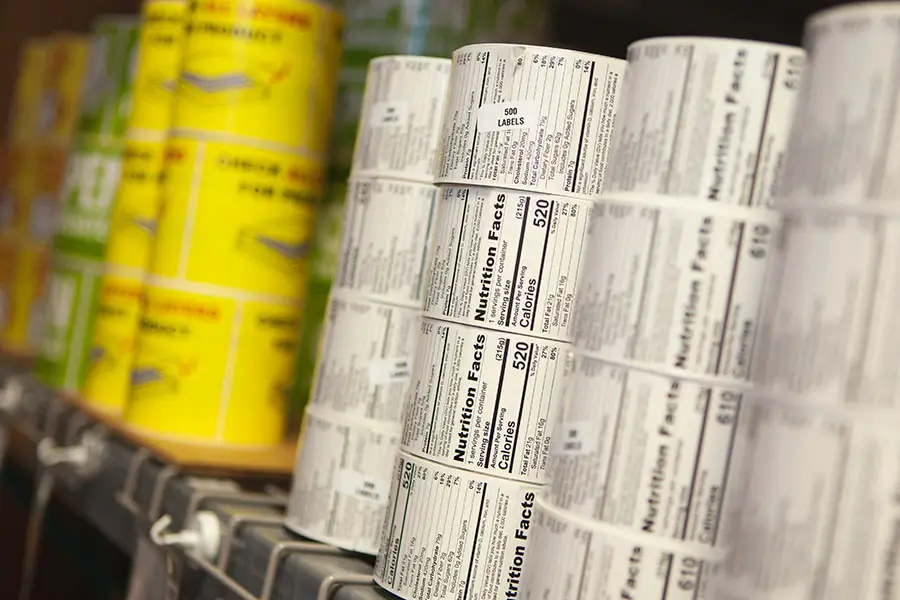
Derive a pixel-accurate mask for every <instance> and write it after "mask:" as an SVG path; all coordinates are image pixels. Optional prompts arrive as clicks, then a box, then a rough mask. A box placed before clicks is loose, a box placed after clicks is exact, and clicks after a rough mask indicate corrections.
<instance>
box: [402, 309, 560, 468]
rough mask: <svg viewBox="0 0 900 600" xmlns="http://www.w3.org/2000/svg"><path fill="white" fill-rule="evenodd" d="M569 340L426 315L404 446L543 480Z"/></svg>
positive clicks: (442, 459) (452, 462) (455, 462)
mask: <svg viewBox="0 0 900 600" xmlns="http://www.w3.org/2000/svg"><path fill="white" fill-rule="evenodd" d="M567 347H568V344H562V343H559V342H545V341H542V340H538V339H535V338H528V337H524V336H518V335H509V334H502V333H497V332H493V331H488V330H485V329H476V328H474V327H464V326H462V325H455V324H447V323H441V322H440V321H433V320H431V319H423V321H422V336H421V338H420V339H419V343H418V354H417V356H416V360H415V365H414V370H413V378H412V383H411V384H410V394H409V405H408V406H407V407H406V426H405V427H404V429H403V441H402V444H403V449H404V450H406V451H408V452H410V453H412V454H415V455H417V456H423V457H425V458H428V459H430V460H434V461H436V462H439V463H441V464H444V465H448V466H452V467H460V468H468V469H473V470H476V471H486V472H488V473H489V474H491V475H496V476H500V477H507V478H513V479H515V480H517V481H524V482H528V483H545V482H546V479H547V477H546V473H547V459H548V455H549V450H550V425H551V424H552V423H553V420H554V416H555V410H556V409H557V406H558V398H559V394H560V392H561V391H562V385H563V375H564V373H565V351H566V349H567Z"/></svg>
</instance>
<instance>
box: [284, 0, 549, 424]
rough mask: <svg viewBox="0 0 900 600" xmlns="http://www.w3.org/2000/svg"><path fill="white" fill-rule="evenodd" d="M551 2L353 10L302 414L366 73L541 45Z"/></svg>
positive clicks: (304, 341) (386, 2)
mask: <svg viewBox="0 0 900 600" xmlns="http://www.w3.org/2000/svg"><path fill="white" fill-rule="evenodd" d="M546 4H547V3H546V2H545V0H478V1H477V2H474V1H469V0H467V1H465V2H433V1H428V2H421V1H420V0H370V1H369V2H351V3H348V6H347V8H346V19H347V20H346V27H345V29H344V38H343V40H344V54H343V59H342V61H341V70H340V74H339V82H338V95H337V99H336V103H335V114H334V126H333V127H332V135H331V148H330V160H329V170H328V173H329V175H328V183H327V186H328V189H327V191H326V195H325V198H324V201H323V202H322V204H321V206H320V209H319V212H318V215H317V216H316V232H315V236H314V239H313V246H312V251H311V253H310V275H309V285H308V288H307V293H306V295H305V298H304V304H303V322H302V331H301V335H300V339H299V344H300V347H299V351H298V355H297V381H296V386H295V393H294V402H293V406H292V408H293V409H294V410H295V411H299V410H300V409H302V407H303V406H304V405H305V404H306V401H307V398H309V394H310V391H311V389H312V382H313V377H314V374H315V368H316V357H317V352H318V348H319V338H320V337H321V331H322V324H323V322H324V318H325V312H326V308H327V305H328V298H329V291H330V289H331V285H332V283H333V280H334V273H335V268H336V265H337V261H338V250H339V248H340V241H341V233H342V229H343V221H342V219H343V216H344V199H345V198H346V197H347V186H346V180H347V178H348V177H349V176H350V171H351V163H352V159H353V149H354V144H355V141H356V135H357V130H358V127H359V125H360V114H361V110H362V101H363V92H364V87H365V81H366V69H367V68H368V64H369V61H371V60H372V59H374V58H376V57H379V56H386V55H424V56H449V55H450V53H451V52H453V50H454V49H455V48H459V47H460V46H464V45H465V44H471V43H474V42H480V41H486V40H492V41H501V42H502V41H515V42H532V43H540V42H541V41H542V39H541V38H542V37H543V33H544V25H545V17H546Z"/></svg>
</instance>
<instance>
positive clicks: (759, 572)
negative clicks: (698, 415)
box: [716, 398, 900, 600]
mask: <svg viewBox="0 0 900 600" xmlns="http://www.w3.org/2000/svg"><path fill="white" fill-rule="evenodd" d="M763 400H767V401H768V400H770V399H768V398H765V399H763V398H753V402H752V403H751V402H748V403H747V410H746V414H745V415H744V417H743V418H742V419H741V432H740V435H739V439H738V444H739V446H742V447H743V449H739V450H738V452H739V456H742V457H744V460H743V461H742V463H741V464H740V465H735V469H736V474H738V475H739V476H738V477H736V478H735V483H734V484H733V485H731V486H729V490H728V496H727V498H726V512H725V513H724V517H723V520H722V523H723V538H724V541H725V542H726V543H727V544H728V545H729V546H730V547H731V552H730V554H729V559H728V561H727V562H726V566H725V572H726V575H727V580H726V581H727V583H726V584H725V585H723V588H724V589H725V590H728V591H729V595H727V596H726V595H722V596H716V597H722V598H725V597H727V598H734V599H747V600H750V599H755V598H762V597H764V598H767V599H769V600H795V599H796V598H859V599H860V600H882V599H886V598H892V599H893V598H896V597H897V589H898V588H897V581H896V576H897V574H896V570H897V556H898V552H900V502H898V489H900V436H897V433H896V427H895V426H894V425H893V423H888V424H885V423H884V422H882V423H863V422H862V421H855V420H854V419H851V418H850V417H849V416H847V415H839V414H829V412H828V411H824V410H821V409H818V408H817V409H806V408H798V407H796V406H785V405H776V404H774V403H765V404H764V403H763ZM738 469H739V470H738Z"/></svg>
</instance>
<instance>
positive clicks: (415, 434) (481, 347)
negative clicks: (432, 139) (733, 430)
mask: <svg viewBox="0 0 900 600" xmlns="http://www.w3.org/2000/svg"><path fill="white" fill-rule="evenodd" d="M624 67H625V63H624V61H621V60H616V59H611V58H605V57H601V56H595V55H590V54H584V53H579V52H571V51H567V50H558V49H553V48H542V47H534V46H526V45H507V44H476V45H471V46H465V47H463V48H460V49H459V50H457V51H456V52H454V53H453V70H452V73H451V82H450V93H449V99H448V103H447V108H446V110H445V112H444V119H443V125H442V130H443V131H442V139H441V152H440V155H439V160H438V165H437V169H436V181H437V183H438V184H439V186H440V195H439V202H438V209H437V212H436V216H435V237H434V241H433V246H434V247H433V250H432V254H433V258H432V261H431V263H430V265H429V267H428V271H429V281H430V283H429V285H428V290H427V295H426V298H425V310H424V318H423V320H422V324H421V327H420V332H419V340H418V344H417V347H418V349H417V352H416V358H415V360H414V362H413V365H414V367H413V376H412V381H411V384H410V392H409V398H408V406H407V407H406V417H405V423H404V428H403V437H402V440H401V447H400V452H399V455H398V456H397V458H396V460H395V463H394V466H393V481H392V485H391V489H390V492H389V498H388V502H389V507H388V511H387V514H386V516H385V520H384V524H383V529H382V535H381V545H380V548H379V552H378V558H377V560H376V564H375V572H374V575H375V580H376V582H377V583H378V584H379V585H381V586H382V587H384V588H385V589H387V590H388V591H390V592H392V593H394V594H397V595H398V596H400V597H402V598H406V599H409V600H419V599H425V598H447V599H449V598H476V597H478V598H501V597H508V594H509V593H515V591H516V590H517V589H518V586H519V585H520V582H521V578H522V575H523V573H524V570H523V569H524V565H525V561H526V557H527V555H528V553H529V550H530V546H531V542H532V527H533V525H532V523H533V518H534V515H535V508H536V506H537V504H536V503H537V499H538V497H539V495H540V494H541V493H542V492H543V491H544V490H545V489H546V484H547V479H548V473H549V471H548V453H549V448H550V435H551V427H552V424H553V421H554V415H555V412H556V409H557V406H558V400H559V393H560V391H561V389H562V385H563V375H564V367H565V362H566V355H567V352H568V350H569V348H570V345H571V344H570V340H571V339H572V337H573V335H574V328H573V326H574V319H573V311H574V306H575V304H574V299H575V288H576V285H577V281H578V279H579V277H580V274H579V265H580V263H581V254H582V251H583V249H584V242H585V241H586V239H587V230H588V225H589V222H590V215H591V210H592V201H591V198H592V197H593V196H595V195H597V194H599V192H600V189H601V187H602V185H603V179H604V171H605V166H606V160H607V157H608V155H609V141H610V135H611V132H612V129H613V123H614V121H615V118H616V105H617V96H618V91H619V89H620V86H621V77H622V73H623V70H624Z"/></svg>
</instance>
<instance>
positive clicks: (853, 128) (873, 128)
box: [781, 3, 900, 206]
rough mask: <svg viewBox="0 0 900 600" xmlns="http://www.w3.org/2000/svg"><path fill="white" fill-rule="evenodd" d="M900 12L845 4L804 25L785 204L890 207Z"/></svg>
mask: <svg viewBox="0 0 900 600" xmlns="http://www.w3.org/2000/svg"><path fill="white" fill-rule="evenodd" d="M898 17H900V10H898V7H897V6H896V5H893V4H891V3H869V4H857V5H854V6H852V7H851V6H850V5H844V6H842V7H840V9H839V10H833V11H827V12H824V13H821V14H820V15H818V16H814V17H813V18H811V19H810V20H809V21H807V25H806V30H805V33H804V36H803V37H804V45H805V46H806V47H807V48H808V49H809V52H810V64H809V68H808V69H807V72H806V73H805V74H804V75H803V94H802V97H801V100H800V104H799V106H798V110H797V123H796V127H794V130H793V132H792V135H791V144H790V147H789V151H788V160H787V168H786V169H785V174H784V178H783V179H782V182H781V190H782V192H783V196H784V198H783V200H784V202H811V203H812V204H815V205H818V206H821V205H822V204H825V203H831V204H845V205H846V204H854V205H861V204H864V203H867V202H872V201H878V200H884V201H886V202H888V203H891V204H895V203H896V201H897V191H898V189H900V187H898V186H900V178H898V172H897V169H896V167H895V166H894V165H896V164H897V161H898V160H900V156H898V153H897V152H898V148H900V147H898V145H897V143H896V141H897V129H896V114H897V111H898V104H897V102H898V95H897V78H896V73H897V71H898V69H900V55H898V53H897V51H896V49H897V44H898V42H900V30H898V28H897V19H898Z"/></svg>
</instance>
